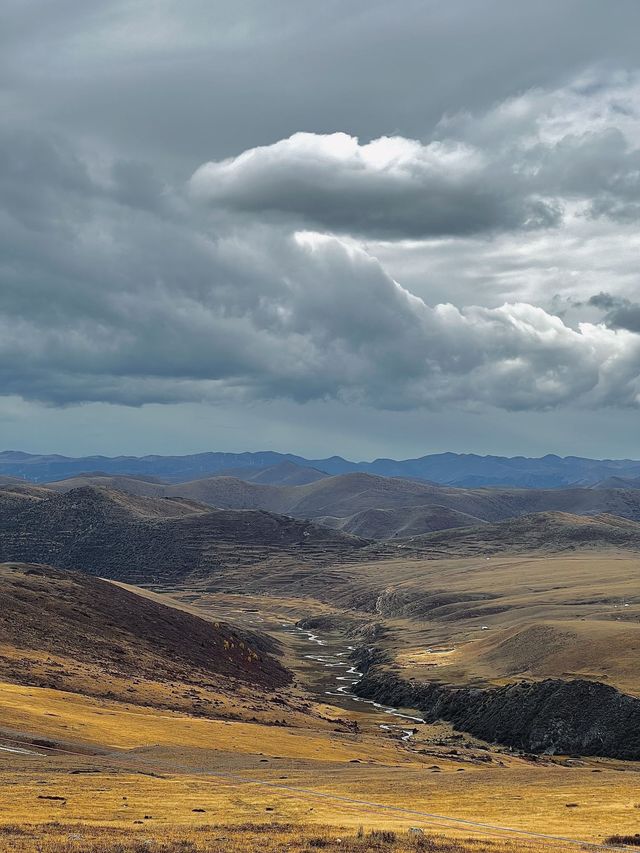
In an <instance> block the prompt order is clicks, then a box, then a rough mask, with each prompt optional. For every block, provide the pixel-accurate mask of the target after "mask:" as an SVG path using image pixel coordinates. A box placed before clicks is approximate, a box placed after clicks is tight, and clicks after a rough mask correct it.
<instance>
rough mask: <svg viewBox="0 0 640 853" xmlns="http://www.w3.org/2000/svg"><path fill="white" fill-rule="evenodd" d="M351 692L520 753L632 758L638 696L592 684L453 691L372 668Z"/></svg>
mask: <svg viewBox="0 0 640 853" xmlns="http://www.w3.org/2000/svg"><path fill="white" fill-rule="evenodd" d="M353 692H354V693H356V694H357V695H358V696H362V697H366V698H367V699H374V700H376V701H377V702H381V703H384V704H386V705H393V706H395V707H396V708H416V709H417V710H419V711H420V712H421V713H422V714H423V715H424V718H425V720H426V721H427V722H434V721H435V720H445V721H447V722H451V723H453V725H454V726H455V727H456V728H457V729H459V730H460V731H464V732H468V733H469V734H472V735H475V736H476V737H479V738H482V739H483V740H486V741H489V742H494V743H501V744H504V745H506V746H511V747H514V748H516V749H522V750H525V751H526V752H536V753H552V754H564V755H567V754H569V755H574V754H580V755H600V756H606V757H609V758H619V759H629V760H636V761H637V760H640V699H637V698H635V697H633V696H629V695H627V694H625V693H621V692H620V691H618V690H616V689H615V688H613V687H609V686H608V685H606V684H602V683H600V682H597V681H587V680H583V679H580V680H575V681H562V680H560V679H547V680H545V681H538V682H525V681H521V682H516V683H514V684H508V685H506V686H504V687H495V688H486V689H478V688H454V687H446V686H443V685H440V684H436V683H417V682H409V681H402V680H401V679H399V678H397V677H396V676H394V675H392V674H390V673H386V672H383V671H381V670H376V669H372V670H370V671H369V672H368V673H366V674H365V675H364V677H363V678H362V679H361V680H360V681H359V682H358V684H356V685H354V687H353Z"/></svg>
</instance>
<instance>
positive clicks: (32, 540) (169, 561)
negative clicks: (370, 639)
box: [0, 488, 366, 583]
mask: <svg viewBox="0 0 640 853" xmlns="http://www.w3.org/2000/svg"><path fill="white" fill-rule="evenodd" d="M365 544H366V542H365V541H364V540H361V539H357V538H356V537H353V536H348V535H347V534H344V533H341V532H339V531H332V530H329V529H328V528H324V527H319V526H317V525H314V524H311V523H308V522H302V521H296V520H294V519H292V518H285V517H282V516H278V515H274V514H272V513H267V512H261V511H259V512H248V511H227V510H211V509H208V508H207V507H203V506H201V505H197V504H194V503H193V502H189V501H185V500H183V499H163V498H153V497H139V496H132V495H129V494H126V493H124V492H116V491H111V490H107V489H100V488H81V489H72V490H71V491H69V492H66V493H64V494H57V493H47V495H46V497H42V498H35V499H33V500H28V501H27V500H22V501H20V502H19V503H17V504H16V503H15V502H9V504H8V505H7V506H6V507H3V506H2V500H1V493H0V560H2V561H9V560H20V561H24V562H36V563H51V564H53V565H56V566H58V567H61V568H82V569H83V570H87V571H89V572H91V573H93V574H97V575H101V576H103V577H109V578H113V579H118V580H126V581H130V582H133V583H154V582H168V581H175V580H180V579H183V578H185V577H187V576H189V575H191V574H194V573H196V574H198V575H199V576H208V575H211V574H214V573H215V572H216V571H219V570H221V569H222V568H224V567H225V566H226V565H228V564H232V565H233V566H234V567H236V568H238V567H243V566H250V565H252V564H254V563H257V562H261V561H264V560H269V559H275V558H288V559H290V560H297V561H302V562H304V561H319V562H321V563H326V562H329V561H341V560H343V559H345V558H346V557H348V556H349V555H351V554H353V553H354V552H357V550H358V549H360V548H362V547H363V546H364V545H365Z"/></svg>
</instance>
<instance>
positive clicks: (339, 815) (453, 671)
mask: <svg viewBox="0 0 640 853" xmlns="http://www.w3.org/2000/svg"><path fill="white" fill-rule="evenodd" d="M268 571H269V572H276V571H277V568H276V567H274V566H271V567H269V569H268ZM288 571H289V569H288V568H286V567H285V568H283V569H282V572H283V574H284V575H285V578H284V582H285V583H286V582H287V578H286V575H287V572H288ZM304 571H305V572H306V573H305V574H303V575H299V576H298V583H297V585H292V584H291V583H290V579H289V583H288V590H289V594H288V595H286V596H285V595H280V594H278V592H277V585H276V588H275V591H273V592H272V593H271V594H266V591H265V590H264V589H262V590H256V591H255V593H254V594H251V593H250V592H247V593H246V594H244V595H238V594H230V593H224V592H216V591H207V589H205V588H204V587H203V586H202V585H201V586H197V585H192V586H190V587H189V588H183V589H174V590H172V591H171V592H172V595H173V598H172V599H169V598H167V597H166V596H165V595H163V594H160V593H158V592H157V591H156V592H151V591H149V592H146V593H144V597H145V598H146V599H147V600H149V601H153V602H160V601H167V602H168V603H170V604H171V605H172V606H174V607H177V608H178V609H180V610H181V611H183V612H186V613H189V614H193V615H202V616H204V617H205V618H206V619H207V620H209V621H211V622H214V623H221V624H222V623H224V622H225V621H228V622H231V623H233V624H236V625H238V626H239V630H240V631H243V632H245V633H246V632H247V631H256V630H261V631H265V632H266V633H267V634H268V635H271V637H272V638H273V640H275V641H277V643H278V644H280V648H281V651H282V655H281V657H280V661H281V663H282V664H284V665H285V666H287V667H289V668H291V669H292V670H293V672H294V675H295V681H294V683H293V684H291V685H286V686H284V687H282V688H279V689H278V690H277V691H263V690H253V691H252V690H251V688H249V687H247V686H246V685H245V686H242V685H238V686H237V693H236V694H235V695H231V694H230V693H229V691H228V689H227V687H226V686H225V688H224V689H221V690H219V691H218V692H217V693H216V691H215V689H214V687H213V686H210V687H208V688H207V690H208V691H210V693H211V695H210V697H209V698H210V699H211V700H212V701H213V700H215V701H216V702H217V703H218V704H217V705H216V706H215V709H214V710H215V713H208V712H207V713H202V709H201V703H198V702H197V703H196V704H195V705H194V703H193V697H187V698H186V699H185V703H184V705H176V704H173V705H171V706H169V703H168V696H173V697H174V699H175V698H176V697H177V696H178V695H179V690H178V688H179V686H180V685H179V684H178V683H173V682H171V681H166V680H154V679H153V677H152V676H151V674H150V673H147V675H146V677H145V679H144V680H143V681H141V683H140V684H139V685H137V686H136V692H133V693H128V692H127V690H126V686H125V685H126V679H125V677H124V675H123V674H122V673H118V672H116V670H115V669H114V670H113V673H112V675H111V676H109V673H108V672H106V673H105V672H104V670H103V671H102V675H101V674H100V673H101V670H100V668H99V666H98V663H97V662H96V661H85V662H84V663H82V662H80V663H81V664H82V667H84V669H82V671H80V670H78V671H77V672H76V675H75V679H68V680H66V681H61V682H59V683H57V684H53V685H52V684H50V683H47V686H36V685H35V684H33V683H30V684H24V683H22V684H20V683H16V680H19V679H16V678H11V677H9V674H10V672H11V667H10V666H8V668H7V667H5V669H4V670H3V672H4V673H5V675H4V680H3V681H2V682H1V683H0V747H2V746H4V747H8V748H16V747H17V748H24V749H27V750H28V751H31V752H33V753H35V754H33V755H25V754H18V753H12V752H5V751H2V750H0V805H1V809H0V850H3V851H4V850H7V851H8V850H12V851H13V850H15V851H18V853H27V851H29V853H30V851H32V850H33V851H35V850H40V851H42V853H76V851H78V853H80V851H82V853H84V851H92V850H93V851H95V853H124V851H130V850H131V851H142V850H145V851H148V850H151V851H155V853H174V851H175V853H177V851H182V853H189V852H190V851H191V853H200V851H202V853H204V851H205V850H206V851H220V853H222V851H225V853H227V851H229V853H236V851H237V853H240V851H243V853H250V851H254V850H256V851H258V850H259V851H261V853H271V851H273V853H275V851H287V853H303V851H304V853H311V851H314V850H316V849H326V850H329V851H338V850H340V851H347V852H348V853H360V851H363V853H364V851H365V850H388V851H390V853H391V852H392V851H394V853H408V851H413V850H420V849H422V850H430V851H433V853H436V851H442V853H462V851H468V853H472V851H474V850H476V851H479V853H480V851H495V853H501V851H504V853H510V851H512V850H531V851H535V853H538V851H541V850H542V849H548V847H546V846H545V843H544V842H543V840H542V839H540V840H538V841H536V840H535V839H534V838H529V837H527V836H524V835H522V836H519V835H518V834H517V832H515V833H512V834H508V833H507V834H505V835H503V834H501V833H499V832H497V831H495V830H494V829H491V828H489V826H501V827H507V828H511V829H513V830H516V831H521V832H533V833H536V832H538V833H540V832H542V833H546V834H550V835H554V836H562V837H570V838H575V839H580V840H583V841H588V842H592V843H603V842H604V841H605V840H606V839H608V838H610V837H611V836H614V835H619V836H629V837H632V836H633V835H634V834H635V833H636V832H638V831H639V829H640V768H639V767H638V766H637V765H636V764H633V763H629V762H620V761H613V760H606V759H588V760H587V759H576V758H571V757H566V756H542V757H540V758H538V759H536V760H533V759H532V758H530V757H527V756H521V755H515V754H512V753H510V752H509V751H508V750H506V749H502V748H500V747H497V746H490V745H486V744H482V743H479V742H477V741H474V740H473V739H471V738H466V737H462V736H461V735H459V734H456V733H454V732H453V731H451V729H450V728H448V727H447V726H444V725H440V724H439V725H433V726H430V725H424V726H420V727H418V731H417V733H416V734H415V735H414V737H412V738H411V740H409V741H408V742H404V741H402V740H400V738H399V736H398V734H397V733H394V732H392V731H383V730H381V729H380V723H381V719H384V717H382V718H381V716H380V712H379V711H375V710H374V709H371V708H370V707H369V706H349V704H348V703H341V705H340V706H338V705H335V704H331V703H332V702H334V701H335V700H334V699H332V698H329V697H327V696H326V695H324V687H325V684H324V681H323V679H324V678H326V677H327V674H326V671H324V670H321V669H320V668H319V667H318V664H317V663H316V662H314V661H313V660H311V659H309V658H307V657H305V654H304V652H305V651H308V649H306V648H305V647H304V645H301V643H302V640H301V639H300V638H299V637H298V638H296V636H295V635H294V634H292V633H290V632H289V633H287V632H286V631H283V630H282V624H283V622H286V623H289V624H290V623H292V622H294V621H295V620H297V619H300V618H302V617H305V616H310V615H320V616H324V617H327V616H330V617H332V618H333V619H334V624H335V625H336V626H337V628H336V629H335V630H334V632H333V634H331V635H330V636H328V642H334V641H335V642H336V643H338V642H340V643H342V644H344V643H345V642H347V641H348V642H351V643H353V642H356V640H353V639H352V640H346V639H345V632H347V631H351V630H353V628H354V626H355V628H356V629H358V628H359V626H364V627H365V628H366V627H367V626H369V625H373V624H375V625H378V626H379V628H380V630H379V632H378V633H377V634H376V643H379V644H380V645H381V647H382V648H383V649H384V651H385V652H386V653H387V654H388V655H389V657H390V663H389V664H388V665H389V666H391V667H392V668H394V669H397V670H398V671H399V672H402V673H407V675H414V676H417V677H423V678H428V677H433V676H434V674H435V675H436V676H437V677H439V678H442V679H444V680H449V681H452V682H453V681H458V682H460V683H469V682H471V683H501V682H503V681H506V680H509V679H512V678H515V677H521V676H522V675H523V674H525V675H527V676H528V677H544V675H546V674H549V673H556V672H558V673H561V674H563V675H565V676H566V675H567V674H568V673H583V674H585V673H586V674H590V673H591V674H593V675H594V676H596V677H601V678H603V680H608V681H609V683H612V684H616V685H617V686H620V687H622V688H623V689H627V691H628V692H634V691H635V692H636V693H637V692H638V685H639V684H640V678H639V677H638V673H639V669H638V667H639V664H638V657H639V656H638V655H637V650H636V646H635V643H636V638H637V637H638V633H637V631H638V621H637V620H638V602H637V598H638V592H637V590H638V588H639V583H638V581H639V578H640V575H639V574H638V572H639V568H638V563H637V561H635V560H634V559H633V558H631V557H629V555H619V554H614V553H611V554H601V555H594V554H589V555H584V556H576V555H574V556H562V557H553V558H548V557H546V558H540V557H517V558H515V557H511V558H507V557H499V558H498V557H496V558H492V559H491V560H485V559H484V558H483V559H475V560H441V561H436V560H407V559H398V560H387V561H383V562H378V563H371V564H367V563H363V564H361V565H345V566H339V567H334V568H332V569H331V579H332V583H331V584H327V582H326V576H325V577H324V582H323V579H322V577H320V574H318V575H316V574H314V572H316V570H315V569H305V570H304ZM317 571H318V572H319V571H320V570H317ZM252 580H253V582H254V583H255V584H256V585H257V586H259V584H260V582H261V577H260V573H259V572H258V573H257V574H256V576H254V577H253V579H252ZM292 589H293V590H296V591H297V592H299V593H300V595H299V596H291V594H290V591H291V590H292ZM445 593H446V595H447V596H448V598H447V599H446V600H445V599H444V598H443V596H444V595H445ZM625 604H627V605H629V606H628V607H625ZM340 626H342V628H341V627H340ZM483 626H486V627H487V630H482V629H483ZM547 631H551V633H550V634H548V633H545V632H547ZM558 638H560V639H559V640H558ZM343 647H344V646H343ZM543 649H544V650H546V653H545V654H543V653H542V651H541V650H543ZM0 652H1V653H2V655H3V656H4V657H5V658H6V659H8V660H9V662H10V664H11V661H12V660H13V662H14V663H13V665H14V670H13V672H14V673H17V674H18V675H19V670H18V668H17V661H18V659H19V657H20V655H22V656H23V657H24V656H25V655H28V654H31V655H33V657H34V660H33V661H32V662H31V664H30V671H33V667H35V666H36V665H37V664H38V660H37V657H38V656H37V651H36V650H34V649H31V650H30V651H29V650H17V649H16V648H15V647H8V646H5V647H3V649H2V650H0ZM12 655H13V658H12ZM62 657H63V658H64V655H62ZM40 664H41V665H42V666H44V665H45V664H46V667H48V669H49V670H52V669H53V670H55V667H54V666H53V664H55V654H54V653H53V652H52V651H48V652H47V657H46V659H45V660H44V663H43V661H40ZM68 665H69V661H68V660H65V666H67V667H68ZM78 666H80V664H78ZM97 677H105V678H108V677H112V678H113V679H114V680H117V681H118V684H117V685H116V686H117V688H118V689H117V690H116V689H115V688H114V694H113V696H111V697H108V696H105V695H101V696H96V695H89V694H91V690H90V689H89V687H88V686H87V687H85V686H83V685H84V679H86V680H90V679H91V678H97ZM114 683H115V681H114ZM185 684H186V682H185ZM207 690H204V691H203V690H202V689H199V692H200V694H201V698H202V699H206V698H207V695H206V692H207ZM187 700H188V701H187ZM172 701H173V700H172ZM354 724H355V725H354ZM60 747H62V749H60ZM429 815H431V817H429ZM436 815H440V816H441V817H440V818H438V817H435V816H436ZM445 818H449V819H450V820H447V819H445ZM456 821H458V822H456ZM459 821H474V822H476V823H482V824H487V825H488V826H485V827H484V828H483V827H480V826H475V827H473V826H471V825H466V824H464V823H461V822H459ZM361 827H362V830H360V828H361ZM412 827H414V828H419V829H420V830H421V831H422V832H423V833H424V835H420V834H418V833H409V830H410V829H411V828H412ZM372 833H373V834H372ZM338 839H341V840H340V841H338ZM559 849H563V845H560V848H559Z"/></svg>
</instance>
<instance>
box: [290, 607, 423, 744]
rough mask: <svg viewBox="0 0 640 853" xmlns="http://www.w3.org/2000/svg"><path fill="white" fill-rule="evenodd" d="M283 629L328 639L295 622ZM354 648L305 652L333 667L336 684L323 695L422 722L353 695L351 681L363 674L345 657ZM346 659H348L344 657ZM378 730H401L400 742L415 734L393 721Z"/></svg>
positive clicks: (311, 639)
mask: <svg viewBox="0 0 640 853" xmlns="http://www.w3.org/2000/svg"><path fill="white" fill-rule="evenodd" d="M281 626H282V628H283V629H284V630H285V631H287V633H289V634H293V635H297V636H299V637H302V638H305V639H306V640H308V642H310V643H313V644H315V645H317V646H320V647H326V646H328V641H327V640H323V639H322V637H321V636H320V635H319V634H316V633H315V632H313V631H309V630H307V629H306V628H300V627H299V626H298V625H294V624H292V623H290V622H282V623H281ZM355 650H356V647H355V646H347V647H346V648H345V649H343V650H342V651H339V652H331V651H329V649H327V651H326V652H324V653H318V652H316V653H315V654H311V653H309V654H306V655H305V658H307V659H308V660H313V661H316V662H317V663H319V664H321V665H322V666H323V667H324V669H327V670H336V674H335V675H333V679H334V681H335V682H336V685H335V687H334V688H333V689H331V690H325V691H324V693H325V695H326V696H331V697H333V698H334V699H340V700H342V701H343V702H344V703H345V704H348V703H349V702H358V703H361V704H364V705H371V707H372V708H375V709H376V711H378V712H379V713H381V714H386V715H387V716H391V717H397V718H399V719H401V720H409V721H411V722H413V723H424V720H423V719H422V717H414V716H412V715H411V714H407V713H405V712H404V711H400V710H399V709H398V708H392V707H390V706H388V705H381V704H380V703H379V702H375V701H374V700H373V699H364V698H363V697H362V696H356V694H355V693H354V692H353V686H354V684H357V683H358V682H359V681H360V679H361V678H362V676H363V674H364V673H362V672H360V671H359V670H357V669H356V668H355V666H354V665H353V664H352V663H351V662H350V661H349V660H348V656H349V653H350V652H354V651H355ZM345 658H347V660H345ZM378 725H379V727H380V728H381V729H383V730H384V731H388V732H393V731H399V732H400V733H401V739H402V740H403V741H408V740H410V739H411V738H412V737H413V735H414V734H415V730H414V728H411V729H408V728H405V727H404V726H402V725H397V724H392V723H379V724H378Z"/></svg>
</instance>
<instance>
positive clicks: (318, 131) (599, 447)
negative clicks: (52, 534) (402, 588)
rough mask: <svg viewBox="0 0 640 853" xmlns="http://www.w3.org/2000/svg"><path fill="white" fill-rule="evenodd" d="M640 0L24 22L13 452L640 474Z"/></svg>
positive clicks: (13, 308)
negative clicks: (613, 460) (449, 456)
mask: <svg viewBox="0 0 640 853" xmlns="http://www.w3.org/2000/svg"><path fill="white" fill-rule="evenodd" d="M639 29H640V4H638V3H637V2H636V0H616V2H615V3H614V4H605V3H602V2H601V0H552V1H551V2H548V1H547V0H538V2H537V3H535V4H532V3H514V2H513V0H483V2H482V3H478V2H476V0H448V2H447V3H442V2H440V0H420V2H417V0H398V2H396V3H388V2H386V0H366V2H365V0H362V2H361V0H349V2H348V3H345V2H344V0H341V2H338V0H324V2H322V3H318V2H311V0H270V2H269V3H264V2H261V0H234V2H228V0H225V2H220V0H153V2H149V1H148V0H146V2H143V1H142V0H137V2H132V0H128V2H127V0H117V1H116V0H99V2H98V0H57V2H56V3H51V2H50V1H49V0H4V2H3V3H2V6H1V7H0V447H1V448H5V449H7V448H11V449H20V450H27V451H32V452H61V453H66V454H70V455H81V454H90V453H105V454H109V455H115V454H120V453H135V454H144V453H191V452H199V451H204V450H228V451H240V450H263V449H272V450H279V451H283V452H293V453H299V454H301V455H305V456H308V457H312V458H318V457H322V456H328V455H332V454H334V453H335V454H340V455H343V456H346V457H349V458H353V459H368V458H374V457H376V456H390V457H394V458H406V457H411V456H417V455H422V454H426V453H431V452H441V451H446V450H451V451H457V452H476V453H494V454H501V455H516V454H524V455H533V456H535V455H543V454H545V453H547V452H551V453H559V454H562V455H568V454H574V455H586V456H595V457H635V458H638V457H640V446H639V444H640V441H639V439H638V435H640V430H639V426H640V411H639V407H640V267H639V264H638V258H639V250H640V231H639V228H638V226H639V224H640V53H639V52H638V49H637V33H638V31H639Z"/></svg>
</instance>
